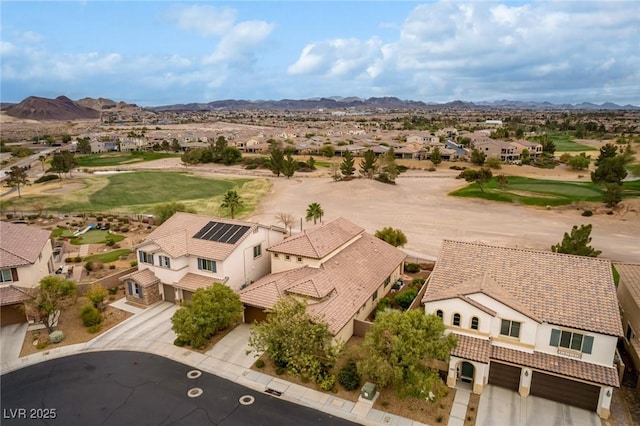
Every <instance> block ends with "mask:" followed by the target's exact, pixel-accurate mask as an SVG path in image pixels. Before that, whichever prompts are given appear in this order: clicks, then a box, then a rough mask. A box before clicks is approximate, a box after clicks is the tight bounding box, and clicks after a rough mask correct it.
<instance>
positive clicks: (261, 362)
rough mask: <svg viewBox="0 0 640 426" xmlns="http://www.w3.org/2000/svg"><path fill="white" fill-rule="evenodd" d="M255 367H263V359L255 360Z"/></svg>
mask: <svg viewBox="0 0 640 426" xmlns="http://www.w3.org/2000/svg"><path fill="white" fill-rule="evenodd" d="M256 368H264V360H261V359H259V360H257V361H256Z"/></svg>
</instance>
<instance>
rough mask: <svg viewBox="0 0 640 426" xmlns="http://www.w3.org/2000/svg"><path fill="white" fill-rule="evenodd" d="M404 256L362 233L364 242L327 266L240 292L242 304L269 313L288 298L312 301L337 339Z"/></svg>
mask: <svg viewBox="0 0 640 426" xmlns="http://www.w3.org/2000/svg"><path fill="white" fill-rule="evenodd" d="M405 256H406V255H405V254H404V253H403V252H402V251H400V250H398V249H397V248H395V247H393V246H391V245H389V244H387V243H385V242H384V241H382V240H380V239H378V238H376V237H374V236H372V235H369V234H367V233H364V232H363V233H362V235H361V236H360V238H358V239H357V240H356V241H354V242H352V243H351V244H350V245H349V246H347V247H345V248H344V249H342V250H341V251H340V252H339V253H338V254H336V255H335V256H333V257H331V259H329V260H327V261H325V262H324V263H323V264H322V266H321V267H320V268H317V269H316V268H311V267H308V266H304V267H301V268H297V269H293V270H290V271H284V272H279V273H275V274H270V275H267V276H266V277H263V278H261V279H259V280H258V281H256V282H255V283H253V284H251V285H250V286H249V287H247V288H245V289H244V290H241V291H240V300H242V302H243V303H245V304H247V305H250V306H256V307H259V308H271V307H272V306H273V305H274V304H275V303H276V302H277V301H278V300H279V299H280V298H281V297H283V296H285V295H287V294H293V295H299V296H305V297H308V299H307V307H308V310H309V313H311V314H313V315H317V316H320V317H322V318H323V320H324V321H326V322H327V324H328V325H329V330H330V331H331V332H332V333H333V334H337V333H338V332H339V331H340V330H341V329H342V328H343V327H344V326H345V325H346V324H347V323H348V322H349V321H351V319H352V318H353V316H354V315H355V314H356V313H357V312H358V310H359V309H360V308H361V307H362V305H364V304H365V303H366V302H367V300H369V299H370V298H371V297H372V295H373V293H374V292H375V291H376V289H377V288H378V287H379V286H380V285H381V284H382V282H383V281H384V280H385V279H386V278H387V277H389V275H391V273H392V272H393V271H394V270H395V269H396V268H397V267H398V266H399V265H400V263H402V261H403V260H404V258H405Z"/></svg>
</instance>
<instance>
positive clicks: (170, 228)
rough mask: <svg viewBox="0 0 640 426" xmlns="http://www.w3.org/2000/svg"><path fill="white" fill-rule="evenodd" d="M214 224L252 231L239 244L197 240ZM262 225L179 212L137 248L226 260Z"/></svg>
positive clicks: (172, 255)
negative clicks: (198, 234)
mask: <svg viewBox="0 0 640 426" xmlns="http://www.w3.org/2000/svg"><path fill="white" fill-rule="evenodd" d="M211 221H215V222H221V223H228V224H233V225H243V226H248V227H249V230H248V231H247V232H246V233H245V234H244V235H243V236H242V237H241V238H240V239H239V240H238V241H237V242H236V243H235V244H227V243H221V242H215V241H207V240H202V239H199V238H194V237H193V236H194V235H196V233H198V231H200V230H201V229H202V228H203V227H204V226H205V225H206V224H208V223H209V222H211ZM258 226H259V225H258V224H256V223H252V222H243V221H239V220H231V219H222V218H215V217H211V216H205V215H198V214H192V213H176V214H174V215H173V216H171V217H170V218H169V219H167V221H166V222H164V223H163V224H162V225H160V226H158V227H157V228H156V229H155V230H154V231H153V232H151V233H150V234H149V235H148V236H147V238H145V240H144V242H142V243H140V244H138V245H137V246H136V247H138V248H141V249H143V250H144V247H145V246H149V245H151V246H152V247H153V245H154V244H155V247H153V249H155V250H161V251H163V252H165V253H167V254H168V255H169V256H171V257H174V258H175V257H180V256H185V255H187V254H189V255H193V256H201V257H204V258H207V259H214V260H224V259H226V258H227V257H228V256H229V255H230V254H231V253H232V252H233V251H234V250H235V249H236V247H237V246H238V245H240V243H242V241H244V240H245V239H246V238H247V236H249V235H250V234H251V232H252V231H253V230H255V229H256V228H257V227H258Z"/></svg>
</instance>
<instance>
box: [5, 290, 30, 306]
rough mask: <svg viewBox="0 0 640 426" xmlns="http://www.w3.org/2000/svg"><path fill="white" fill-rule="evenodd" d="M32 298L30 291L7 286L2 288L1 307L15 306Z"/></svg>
mask: <svg viewBox="0 0 640 426" xmlns="http://www.w3.org/2000/svg"><path fill="white" fill-rule="evenodd" d="M30 298H31V293H30V289H28V288H24V287H18V286H15V285H7V286H2V287H0V306H6V305H15V304H16V303H21V302H24V301H25V300H28V299H30Z"/></svg>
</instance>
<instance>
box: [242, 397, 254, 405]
mask: <svg viewBox="0 0 640 426" xmlns="http://www.w3.org/2000/svg"><path fill="white" fill-rule="evenodd" d="M255 400H256V399H255V398H254V397H252V396H251V395H244V396H241V397H240V399H239V401H240V404H242V405H251V404H253V403H254V401H255Z"/></svg>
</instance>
